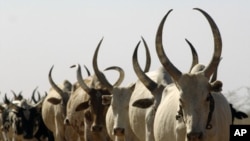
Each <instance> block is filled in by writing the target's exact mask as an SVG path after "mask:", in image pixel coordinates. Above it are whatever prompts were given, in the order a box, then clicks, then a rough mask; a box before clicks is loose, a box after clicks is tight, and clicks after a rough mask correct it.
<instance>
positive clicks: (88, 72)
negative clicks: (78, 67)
mask: <svg viewBox="0 0 250 141" xmlns="http://www.w3.org/2000/svg"><path fill="white" fill-rule="evenodd" d="M84 68H85V70H86V72H87V74H88V76H90V75H91V74H90V71H89V69H88V68H87V66H85V65H84Z"/></svg>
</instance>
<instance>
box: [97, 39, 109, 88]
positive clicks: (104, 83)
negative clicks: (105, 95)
mask: <svg viewBox="0 0 250 141" xmlns="http://www.w3.org/2000/svg"><path fill="white" fill-rule="evenodd" d="M102 41H103V38H102V39H101V40H100V42H99V43H98V45H97V48H96V50H95V54H94V57H93V69H94V72H95V75H96V76H97V78H98V79H99V81H100V82H101V83H102V84H103V85H104V86H105V87H106V88H107V89H108V90H109V91H110V92H111V91H112V90H113V86H112V85H111V84H110V83H109V82H108V81H107V79H106V78H105V76H104V75H103V73H101V72H100V70H99V68H98V66H97V55H98V51H99V48H100V46H101V44H102Z"/></svg>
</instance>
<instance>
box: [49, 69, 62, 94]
mask: <svg viewBox="0 0 250 141" xmlns="http://www.w3.org/2000/svg"><path fill="white" fill-rule="evenodd" d="M53 68H54V65H53V66H52V67H51V69H50V71H49V83H50V85H51V86H52V88H53V89H54V90H55V91H56V92H57V93H58V94H59V95H60V96H61V97H63V96H62V94H63V90H62V89H60V88H59V87H58V86H57V85H56V83H55V82H54V81H53V79H52V77H51V73H52V70H53Z"/></svg>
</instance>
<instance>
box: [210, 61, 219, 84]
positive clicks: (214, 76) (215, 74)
mask: <svg viewBox="0 0 250 141" xmlns="http://www.w3.org/2000/svg"><path fill="white" fill-rule="evenodd" d="M221 60H222V57H221V58H220V61H221ZM218 68H219V65H218V66H217V67H216V69H215V71H214V73H213V76H212V78H211V80H210V82H211V83H212V82H214V81H216V80H217V74H218Z"/></svg>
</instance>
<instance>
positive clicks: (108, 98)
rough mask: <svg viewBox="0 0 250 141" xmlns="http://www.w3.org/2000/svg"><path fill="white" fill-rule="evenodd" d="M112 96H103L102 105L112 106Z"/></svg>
mask: <svg viewBox="0 0 250 141" xmlns="http://www.w3.org/2000/svg"><path fill="white" fill-rule="evenodd" d="M112 97H113V96H112V95H103V96H102V105H105V106H107V105H110V104H111V100H112Z"/></svg>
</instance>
